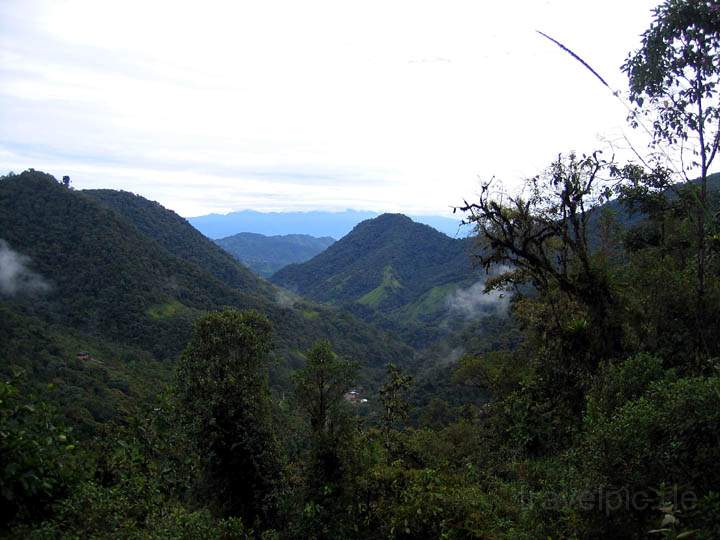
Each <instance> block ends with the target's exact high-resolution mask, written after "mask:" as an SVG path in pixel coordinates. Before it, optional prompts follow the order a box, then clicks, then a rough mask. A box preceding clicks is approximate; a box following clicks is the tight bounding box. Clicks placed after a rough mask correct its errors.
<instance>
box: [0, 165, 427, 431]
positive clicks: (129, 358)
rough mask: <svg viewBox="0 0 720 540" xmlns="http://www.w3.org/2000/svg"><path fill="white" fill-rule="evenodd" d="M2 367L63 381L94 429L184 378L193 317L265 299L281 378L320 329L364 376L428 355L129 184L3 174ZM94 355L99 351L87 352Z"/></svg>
mask: <svg viewBox="0 0 720 540" xmlns="http://www.w3.org/2000/svg"><path fill="white" fill-rule="evenodd" d="M0 231H1V232H0V240H1V241H0V343H2V347H0V373H1V374H2V375H3V376H10V374H11V372H12V369H13V367H12V366H18V367H20V368H23V369H24V370H25V371H26V373H27V374H28V377H29V380H30V381H31V382H32V383H33V384H47V383H50V382H53V383H54V384H55V386H56V387H57V388H58V396H59V397H58V400H59V402H60V404H61V409H62V410H64V411H74V412H73V418H74V419H75V420H77V421H78V422H79V423H80V424H81V425H82V426H84V427H85V428H87V429H91V428H92V426H94V425H95V424H96V423H97V422H102V421H105V420H107V419H109V418H111V417H114V416H117V415H122V414H123V413H122V411H123V410H125V408H127V407H130V405H131V404H137V403H139V402H141V401H142V400H141V399H140V398H141V397H142V396H148V395H151V394H153V393H155V392H157V391H159V390H160V389H162V387H163V381H167V380H169V379H170V376H171V373H172V365H173V361H174V359H175V358H176V357H177V355H178V353H179V352H180V351H181V350H182V348H183V347H184V346H185V343H187V341H188V339H189V336H190V331H191V328H192V324H193V321H194V320H195V319H196V318H197V317H198V316H199V315H201V314H203V313H206V312H207V311H211V310H217V309H222V308H224V307H234V308H238V309H247V308H252V309H256V310H258V311H260V312H262V313H264V314H265V315H267V316H268V317H269V318H270V320H271V322H272V324H273V327H274V341H275V355H276V357H277V360H278V362H277V365H276V367H275V369H274V370H273V373H272V382H273V384H274V385H275V387H276V388H278V389H281V390H284V389H286V388H288V387H289V383H288V379H289V377H290V373H291V371H292V370H293V369H294V368H296V367H298V366H300V365H302V362H303V357H302V354H301V351H304V350H306V349H308V348H309V347H310V345H311V344H312V343H313V342H314V341H316V340H317V339H320V338H327V339H329V340H331V342H332V343H333V346H334V348H335V350H336V351H337V352H338V353H339V354H341V355H343V356H345V357H347V358H351V359H354V360H357V361H358V362H359V364H360V366H361V384H365V385H367V386H369V387H372V386H373V385H375V384H377V381H378V380H379V379H380V378H381V377H382V373H383V368H384V366H385V364H386V363H387V362H390V361H395V362H397V361H398V359H400V360H402V361H406V363H408V362H412V359H413V357H414V354H415V353H414V351H413V350H412V349H410V348H409V347H407V346H406V345H403V344H402V343H400V342H399V341H398V340H397V339H395V338H393V337H392V336H390V335H388V334H387V333H385V332H383V331H380V330H378V329H377V328H375V327H373V326H371V325H370V324H368V323H366V322H364V321H362V320H360V319H358V318H357V317H355V316H353V315H352V314H351V313H349V312H347V311H344V310H341V309H337V308H332V307H327V306H321V305H317V304H314V303H312V302H308V301H305V300H302V299H300V298H296V297H294V296H292V295H290V294H289V293H287V292H285V291H282V290H281V289H278V288H277V287H276V286H274V285H272V284H270V283H268V282H266V281H264V280H262V279H260V278H257V277H256V276H255V275H254V274H252V273H251V272H250V271H249V270H247V269H246V268H244V267H243V266H242V265H240V264H239V263H237V262H236V261H235V260H234V259H233V258H232V257H231V256H230V255H228V254H227V253H225V252H224V251H223V250H222V249H221V248H220V247H218V246H216V245H215V244H214V243H212V242H211V241H210V240H208V239H207V238H205V237H203V236H202V235H201V234H200V233H198V232H197V231H196V230H195V229H194V228H193V227H192V226H191V225H190V224H189V223H187V222H186V221H185V220H184V219H182V218H180V217H179V216H177V215H176V214H174V213H173V212H171V211H169V210H167V209H165V208H163V207H162V206H160V205H158V204H157V203H152V202H150V201H147V200H145V199H143V198H141V197H137V196H135V195H132V194H130V193H125V192H109V191H105V190H103V191H90V192H83V191H75V190H71V189H68V188H66V187H64V186H63V185H61V184H59V183H58V182H57V181H56V180H55V179H54V178H53V177H52V176H50V175H47V174H44V173H41V172H38V171H33V170H29V171H26V172H24V173H22V174H20V175H8V176H5V177H1V178H0ZM80 352H88V353H89V354H88V355H79V353H80Z"/></svg>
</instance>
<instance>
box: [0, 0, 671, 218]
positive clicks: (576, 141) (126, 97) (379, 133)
mask: <svg viewBox="0 0 720 540" xmlns="http://www.w3.org/2000/svg"><path fill="white" fill-rule="evenodd" d="M656 4H657V1H656V0H652V1H647V0H632V1H630V2H629V1H627V0H602V1H600V0H597V1H596V0H547V1H545V0H515V1H506V2H495V1H492V2H491V1H488V0H484V1H482V0H474V1H467V2H466V1H454V0H443V1H439V0H438V1H433V2H426V1H423V0H411V1H408V2H406V1H394V0H382V1H374V0H362V1H344V0H330V1H315V0H306V1H303V2H298V1H296V0H288V1H275V0H262V1H259V0H258V1H250V0H234V1H227V2H219V1H212V0H204V1H202V2H200V1H196V2H185V1H182V0H174V1H172V2H164V1H161V0H152V1H151V0H142V1H134V0H123V1H117V2H115V1H111V0H102V1H98V0H90V1H84V0H52V1H45V2H44V1H35V0H17V1H16V0H0V173H1V174H5V173H7V172H9V171H14V172H20V171H22V170H25V169H27V168H31V167H32V168H34V169H37V170H42V171H45V172H49V173H51V174H53V175H55V176H56V177H58V178H60V177H62V176H63V175H69V176H70V177H71V179H72V183H73V185H74V186H75V187H76V188H78V189H86V188H113V189H124V190H127V191H132V192H134V193H138V194H140V195H143V196H144V197H147V198H149V199H152V200H157V201H159V202H160V203H161V204H163V205H164V206H166V207H168V208H171V209H173V210H175V211H176V212H178V213H179V214H181V215H183V216H197V215H201V214H206V213H211V212H218V213H224V212H228V211H232V210H241V209H254V210H260V211H290V210H343V209H346V208H355V209H365V210H374V211H396V212H405V213H413V214H439V215H443V214H449V213H450V212H451V208H452V207H453V206H457V205H459V204H461V203H462V201H463V199H467V200H472V199H473V197H474V196H475V195H476V194H477V192H478V191H479V182H480V179H488V178H490V177H493V176H494V177H497V178H498V179H501V180H502V181H504V182H506V183H508V184H509V185H510V186H513V185H519V183H520V182H521V181H522V180H523V179H524V178H527V177H530V176H533V175H535V174H537V173H539V172H540V171H542V169H543V168H545V167H546V166H547V165H548V164H549V163H550V162H551V161H552V160H553V159H555V158H556V157H557V155H558V154H559V153H567V152H570V151H576V152H578V153H583V152H592V151H594V150H596V149H598V148H601V147H606V146H607V143H608V141H610V142H612V143H617V142H618V141H622V138H623V136H627V137H629V138H630V139H632V140H633V141H634V142H635V144H636V146H639V147H644V146H645V145H646V143H647V140H646V139H647V137H646V136H644V135H643V134H642V133H634V132H633V131H632V130H631V129H630V128H629V127H628V126H627V123H626V121H625V119H626V116H627V110H626V109H625V108H624V106H623V105H622V103H621V102H620V101H619V100H617V99H616V98H615V97H613V95H612V93H611V92H610V91H609V90H608V89H607V88H605V87H604V86H603V85H602V84H600V83H599V82H598V81H597V79H595V78H594V77H593V76H592V75H591V74H590V73H589V72H588V71H587V70H585V69H584V68H583V67H582V66H581V65H580V64H579V63H577V62H576V61H575V60H573V59H572V58H571V57H570V56H569V55H568V54H567V53H565V52H563V51H562V50H561V49H559V48H558V47H557V46H555V45H553V44H552V43H550V42H548V41H547V40H545V39H544V38H542V37H541V36H539V35H538V34H537V33H536V30H541V31H543V32H546V33H547V34H549V35H551V36H553V37H554V38H556V39H558V40H559V41H561V42H563V43H564V44H566V45H567V46H568V47H570V48H571V49H573V50H574V51H575V52H577V53H578V54H579V55H580V56H582V57H583V58H584V59H585V60H587V61H588V62H589V63H590V64H591V65H592V66H593V67H594V68H595V69H596V70H597V71H598V72H599V73H600V74H601V75H602V76H603V77H604V78H605V79H606V80H607V81H608V83H609V84H610V86H611V87H612V88H613V89H614V90H619V91H621V92H625V91H626V89H627V80H626V78H625V76H624V74H623V73H622V71H621V70H620V66H621V65H622V63H623V61H624V59H625V58H626V57H627V54H628V53H629V52H630V51H632V50H634V49H636V48H637V47H638V46H639V43H640V34H641V33H642V32H643V31H644V30H645V29H646V28H647V27H648V26H649V24H650V21H651V9H652V8H653V7H654V6H655V5H656ZM621 146H622V144H621Z"/></svg>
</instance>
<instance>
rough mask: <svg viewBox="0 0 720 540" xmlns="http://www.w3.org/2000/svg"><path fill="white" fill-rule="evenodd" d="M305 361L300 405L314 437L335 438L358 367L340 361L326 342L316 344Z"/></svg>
mask: <svg viewBox="0 0 720 540" xmlns="http://www.w3.org/2000/svg"><path fill="white" fill-rule="evenodd" d="M305 357H306V363H305V367H304V368H303V369H301V370H300V371H299V372H298V373H297V397H298V403H299V405H300V407H301V408H302V409H304V410H305V411H306V412H307V414H308V416H309V418H310V426H311V428H312V430H313V433H315V434H316V435H326V436H330V437H332V436H334V435H335V434H336V432H337V429H338V427H339V424H340V421H341V416H342V413H341V410H342V408H343V404H344V396H345V394H346V393H347V392H348V391H349V390H350V388H351V387H352V384H353V380H354V378H355V371H356V366H355V365H353V364H352V363H350V362H348V361H346V360H343V359H341V358H340V357H338V356H337V355H336V354H335V353H334V352H333V350H332V346H331V345H330V342H329V341H327V340H320V341H317V342H316V343H315V344H314V345H313V346H312V347H311V348H310V350H308V351H307V352H306V355H305Z"/></svg>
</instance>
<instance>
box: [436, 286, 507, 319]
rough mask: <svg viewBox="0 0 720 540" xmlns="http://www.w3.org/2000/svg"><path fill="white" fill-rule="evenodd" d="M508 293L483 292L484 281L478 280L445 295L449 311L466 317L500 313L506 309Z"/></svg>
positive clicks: (473, 317) (471, 317)
mask: <svg viewBox="0 0 720 540" xmlns="http://www.w3.org/2000/svg"><path fill="white" fill-rule="evenodd" d="M509 300H510V298H509V294H508V293H505V292H502V291H491V292H489V293H486V292H485V281H478V282H477V283H474V284H473V285H471V286H470V287H467V288H466V289H458V290H456V291H453V292H452V293H450V294H449V295H448V297H447V305H448V308H449V309H450V311H452V312H455V313H457V314H459V315H461V316H462V317H464V318H466V319H479V318H482V317H487V316H488V315H500V314H504V313H506V311H507V307H508V303H509Z"/></svg>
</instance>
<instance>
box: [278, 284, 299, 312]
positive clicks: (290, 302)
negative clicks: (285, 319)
mask: <svg viewBox="0 0 720 540" xmlns="http://www.w3.org/2000/svg"><path fill="white" fill-rule="evenodd" d="M297 301H298V298H297V296H295V295H294V294H293V293H291V292H290V291H287V290H285V289H277V291H276V292H275V302H276V303H277V305H278V306H280V307H281V308H285V309H292V308H293V307H295V304H296V303H297Z"/></svg>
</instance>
